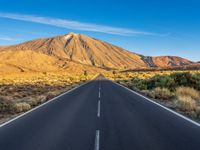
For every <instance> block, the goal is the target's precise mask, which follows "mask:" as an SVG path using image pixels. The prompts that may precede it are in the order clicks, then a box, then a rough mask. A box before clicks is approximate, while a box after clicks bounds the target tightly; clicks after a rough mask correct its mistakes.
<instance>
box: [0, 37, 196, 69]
mask: <svg viewBox="0 0 200 150" xmlns="http://www.w3.org/2000/svg"><path fill="white" fill-rule="evenodd" d="M191 64H193V62H191V61H189V60H187V59H184V58H181V57H176V56H161V57H149V56H143V55H140V54H136V53H133V52H129V51H127V50H125V49H123V48H120V47H117V46H114V45H112V44H109V43H106V42H104V41H101V40H97V39H94V38H91V37H88V36H85V35H82V34H75V33H69V34H66V35H61V36H56V37H52V38H43V39H36V40H32V41H28V42H25V43H21V44H17V45H13V46H6V47H0V72H7V71H9V72H12V71H55V70H67V69H68V70H73V69H74V68H75V67H77V69H76V70H79V69H80V68H82V69H80V70H81V71H82V70H85V69H88V68H90V69H91V68H92V69H93V70H95V69H97V70H98V69H120V70H127V69H137V68H150V67H161V68H164V67H171V66H185V65H191ZM78 68H79V69H78Z"/></svg>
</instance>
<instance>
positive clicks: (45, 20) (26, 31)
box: [0, 0, 200, 61]
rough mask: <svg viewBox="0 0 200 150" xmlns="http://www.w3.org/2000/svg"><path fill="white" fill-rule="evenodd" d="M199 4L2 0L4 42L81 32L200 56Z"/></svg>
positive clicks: (146, 49) (187, 0) (144, 48)
mask: <svg viewBox="0 0 200 150" xmlns="http://www.w3.org/2000/svg"><path fill="white" fill-rule="evenodd" d="M199 8H200V2H198V0H151V1H150V0H84V1H83V0H70V1H68V0H1V1H0V45H9V44H16V43H20V42H23V41H27V40H31V39H35V38H41V37H51V36H55V35H60V34H66V33H68V32H76V33H82V34H86V35H89V36H92V37H95V38H98V39H101V40H104V41H107V42H110V43H112V44H115V45H117V46H120V47H123V48H125V49H128V50H130V51H133V52H136V53H140V54H143V55H150V56H157V55H178V56H181V57H185V58H188V59H190V60H193V61H199V60H200V41H199V40H200V11H199Z"/></svg>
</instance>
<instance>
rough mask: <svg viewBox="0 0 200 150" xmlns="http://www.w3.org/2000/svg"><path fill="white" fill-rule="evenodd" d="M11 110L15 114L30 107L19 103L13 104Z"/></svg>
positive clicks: (24, 103)
mask: <svg viewBox="0 0 200 150" xmlns="http://www.w3.org/2000/svg"><path fill="white" fill-rule="evenodd" d="M13 108H14V109H13V110H14V111H15V112H17V113H20V112H25V111H27V110H29V109H31V105H30V104H28V103H26V102H20V103H16V104H14V106H13Z"/></svg>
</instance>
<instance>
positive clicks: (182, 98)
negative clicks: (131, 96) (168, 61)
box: [107, 71, 200, 119]
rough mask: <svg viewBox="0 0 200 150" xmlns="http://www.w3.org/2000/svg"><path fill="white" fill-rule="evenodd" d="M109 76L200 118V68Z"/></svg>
mask: <svg viewBox="0 0 200 150" xmlns="http://www.w3.org/2000/svg"><path fill="white" fill-rule="evenodd" d="M107 77H108V78H110V79H112V80H115V81H116V82H118V83H120V84H122V85H125V86H126V87H128V88H130V89H132V90H135V91H138V92H140V93H142V94H144V95H146V96H148V97H150V98H152V99H154V100H155V101H157V102H159V103H162V104H163V105H166V106H167V107H170V108H171V109H175V110H176V111H178V112H180V113H183V114H185V115H187V116H189V117H192V118H194V119H200V71H156V72H113V73H112V74H108V75H107Z"/></svg>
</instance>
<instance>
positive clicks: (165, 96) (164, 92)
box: [153, 87, 173, 100]
mask: <svg viewBox="0 0 200 150" xmlns="http://www.w3.org/2000/svg"><path fill="white" fill-rule="evenodd" d="M153 91H154V92H153V93H154V94H155V98H157V99H162V100H170V99H171V98H172V97H173V93H172V92H170V90H168V89H167V88H160V87H157V88H155V89H154V90H153Z"/></svg>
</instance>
